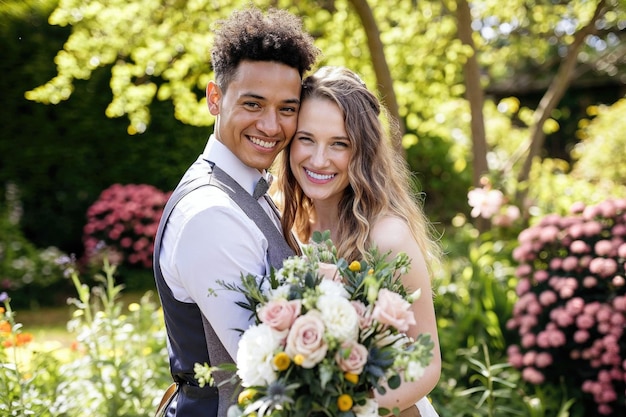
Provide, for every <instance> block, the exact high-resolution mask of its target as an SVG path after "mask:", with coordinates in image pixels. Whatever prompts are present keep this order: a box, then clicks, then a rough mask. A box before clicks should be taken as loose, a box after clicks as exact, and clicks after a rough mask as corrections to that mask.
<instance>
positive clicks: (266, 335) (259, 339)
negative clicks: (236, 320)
mask: <svg viewBox="0 0 626 417" xmlns="http://www.w3.org/2000/svg"><path fill="white" fill-rule="evenodd" d="M280 342H281V336H280V334H279V333H278V332H275V331H274V330H272V328H271V327H269V326H267V325H265V324H259V325H258V326H253V327H250V328H249V329H248V330H246V331H245V332H244V334H243V335H242V336H241V339H240V340H239V350H238V351H237V367H238V369H237V375H239V377H240V378H241V384H242V385H243V386H244V387H251V386H253V385H267V384H269V383H271V382H274V381H275V380H276V372H275V371H274V369H273V367H272V359H273V358H274V353H275V352H276V350H277V349H278V348H279V346H280Z"/></svg>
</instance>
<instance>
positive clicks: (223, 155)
mask: <svg viewBox="0 0 626 417" xmlns="http://www.w3.org/2000/svg"><path fill="white" fill-rule="evenodd" d="M202 156H203V158H205V159H207V160H209V161H211V162H214V163H215V164H216V165H217V166H219V167H220V168H221V169H222V170H223V171H224V172H226V173H227V174H228V175H230V176H231V177H232V178H233V179H234V180H235V181H237V183H238V184H239V185H241V187H242V188H243V189H244V190H246V191H247V192H249V193H250V195H252V193H253V192H254V187H255V186H256V183H257V182H258V181H259V179H260V178H261V176H266V172H265V170H263V173H261V172H259V170H258V169H256V168H252V167H249V166H248V165H246V164H244V163H243V162H241V160H240V159H239V158H238V157H237V155H235V154H234V153H232V152H231V150H230V149H228V147H226V145H224V144H223V143H222V142H220V141H219V140H217V138H216V137H215V135H211V137H210V138H209V141H208V142H207V144H206V147H205V148H204V152H203V153H202Z"/></svg>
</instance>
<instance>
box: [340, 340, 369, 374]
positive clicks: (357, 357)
mask: <svg viewBox="0 0 626 417" xmlns="http://www.w3.org/2000/svg"><path fill="white" fill-rule="evenodd" d="M367 354H368V352H367V348H366V347H365V346H363V345H362V344H360V343H357V342H355V341H353V340H348V341H345V342H343V343H342V344H341V348H340V349H339V350H337V354H336V355H335V360H336V361H337V365H338V366H339V369H341V370H342V371H343V372H349V373H351V374H356V375H360V374H361V372H363V367H364V366H365V364H366V363H367Z"/></svg>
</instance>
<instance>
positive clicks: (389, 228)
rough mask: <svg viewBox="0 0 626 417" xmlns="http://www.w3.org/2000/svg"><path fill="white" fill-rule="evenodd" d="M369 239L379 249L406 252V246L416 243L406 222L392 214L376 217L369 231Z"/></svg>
mask: <svg viewBox="0 0 626 417" xmlns="http://www.w3.org/2000/svg"><path fill="white" fill-rule="evenodd" d="M370 240H371V242H372V244H374V245H376V247H378V248H379V249H381V250H384V251H389V250H390V251H392V252H400V251H403V252H406V251H407V246H413V245H414V244H416V242H415V239H414V238H413V235H412V234H411V229H410V228H409V225H408V224H407V222H406V221H405V220H404V219H402V218H401V217H398V216H396V215H393V214H386V215H383V216H381V217H380V218H378V219H377V220H376V221H375V222H374V223H373V224H372V228H371V231H370Z"/></svg>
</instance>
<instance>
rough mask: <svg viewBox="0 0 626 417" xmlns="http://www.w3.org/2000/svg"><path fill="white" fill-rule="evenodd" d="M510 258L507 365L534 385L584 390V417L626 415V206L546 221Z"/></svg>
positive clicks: (523, 237)
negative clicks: (514, 340) (512, 286)
mask: <svg viewBox="0 0 626 417" xmlns="http://www.w3.org/2000/svg"><path fill="white" fill-rule="evenodd" d="M513 256H514V258H515V259H516V260H517V261H518V262H519V267H518V268H517V270H516V275H517V277H518V278H519V283H518V285H517V287H516V291H517V295H518V297H519V298H518V301H517V302H516V304H515V306H514V309H513V317H512V318H511V319H510V320H509V321H508V323H507V327H508V328H509V329H510V330H513V331H516V332H517V336H518V337H519V345H512V346H510V347H509V349H508V356H509V362H510V363H511V364H512V365H513V366H514V367H516V368H518V369H520V370H521V371H522V378H523V379H525V380H526V381H528V382H530V383H532V384H542V383H544V382H552V383H557V384H558V383H560V382H562V381H565V382H566V383H567V384H569V385H570V387H571V388H573V389H575V390H576V389H580V390H582V392H583V393H584V398H583V401H584V402H585V406H586V407H590V409H589V410H588V414H589V415H592V414H593V415H607V416H623V415H626V402H625V401H626V400H625V399H626V392H625V386H626V334H625V331H624V330H625V325H626V285H625V280H624V275H625V270H624V260H625V259H626V199H619V200H617V199H612V200H607V201H604V202H602V203H601V204H598V205H596V206H588V207H586V206H584V205H582V204H580V203H578V204H575V205H574V206H573V207H572V210H571V215H569V216H564V217H561V216H557V215H548V216H546V217H544V218H543V219H542V220H541V221H540V222H539V223H538V224H536V225H535V226H532V227H530V228H528V229H526V230H524V231H522V232H521V233H520V235H519V246H518V247H517V248H516V249H515V251H514V253H513ZM592 408H593V409H592Z"/></svg>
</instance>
